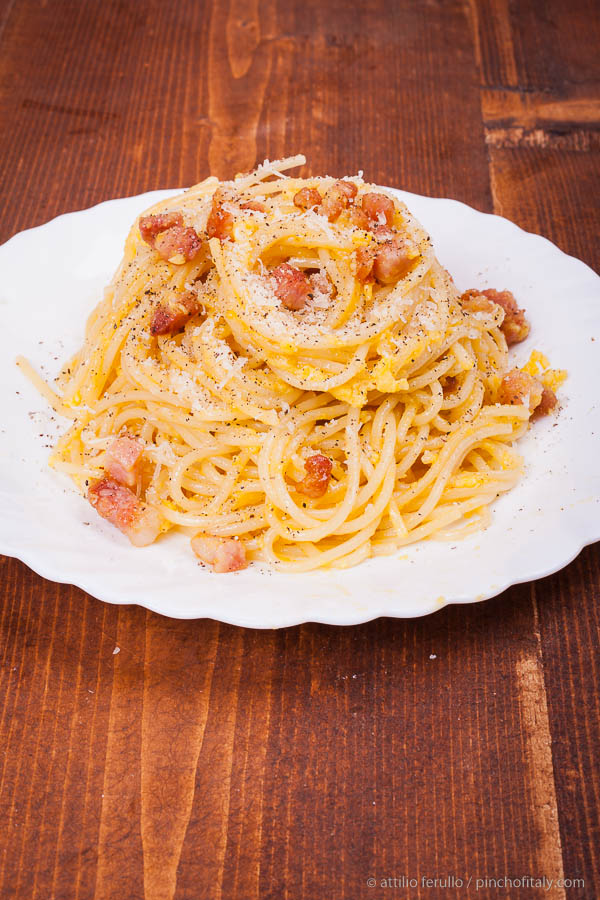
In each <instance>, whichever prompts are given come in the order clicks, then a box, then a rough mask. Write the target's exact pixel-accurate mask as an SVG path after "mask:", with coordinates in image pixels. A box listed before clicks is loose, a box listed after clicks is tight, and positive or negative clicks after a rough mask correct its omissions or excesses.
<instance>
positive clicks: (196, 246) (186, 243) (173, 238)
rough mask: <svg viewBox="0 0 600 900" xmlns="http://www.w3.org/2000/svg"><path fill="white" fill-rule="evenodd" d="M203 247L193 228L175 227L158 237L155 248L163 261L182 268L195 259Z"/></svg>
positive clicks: (162, 232)
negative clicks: (165, 260)
mask: <svg viewBox="0 0 600 900" xmlns="http://www.w3.org/2000/svg"><path fill="white" fill-rule="evenodd" d="M201 247H202V241H201V240H200V237H199V235H198V234H196V232H195V231H194V229H193V228H186V227H184V226H182V225H175V226H173V228H168V229H167V230H166V231H161V233H160V234H158V235H157V236H156V239H155V241H154V248H155V250H156V251H157V253H158V254H159V256H161V257H162V258H163V259H167V260H168V261H169V262H171V263H174V264H175V265H177V266H182V265H183V264H184V263H185V262H189V260H190V259H193V258H194V257H195V256H196V255H197V254H198V253H199V252H200V248H201Z"/></svg>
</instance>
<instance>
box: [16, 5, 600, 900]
mask: <svg viewBox="0 0 600 900" xmlns="http://www.w3.org/2000/svg"><path fill="white" fill-rule="evenodd" d="M599 29H600V21H599V18H598V16H597V10H596V9H595V5H594V3H593V2H591V0H590V2H585V0H573V2H570V3H569V4H568V5H566V4H563V3H561V2H560V0H548V2H546V3H544V4H539V3H537V2H536V0H523V2H519V3H518V4H517V3H514V2H507V0H450V2H443V0H427V2H426V3H416V2H410V0H401V2H393V3H392V2H389V0H359V2H357V3H353V4H347V3H342V2H341V0H319V2H317V0H305V2H303V3H300V2H297V0H291V2H283V0H266V2H264V3H259V2H257V0H227V2H224V3H217V2H216V0H212V2H208V0H207V2H203V3H196V2H193V0H181V2H179V3H177V4H165V3H160V2H158V0H147V2H146V3H144V4H138V3H134V2H133V0H104V2H101V0H89V2H86V3H83V4H82V3H75V2H73V0H54V2H53V3H51V4H38V3H36V2H34V0H14V2H4V3H2V4H0V123H1V125H2V127H3V129H4V134H6V135H8V139H7V140H5V143H4V146H3V149H4V152H3V154H2V156H1V158H0V178H1V180H2V185H3V192H2V194H3V214H2V216H1V217H0V237H1V239H5V238H8V237H9V236H10V235H11V234H13V233H14V232H16V231H18V230H20V229H22V228H25V227H30V226H33V225H36V224H39V223H40V222H43V221H45V220H47V219H48V218H50V217H52V216H54V215H58V214H60V213H63V212H67V211H69V210H72V209H78V208H81V207H84V206H88V205H90V204H93V203H96V202H99V201H101V200H105V199H108V198H110V197H115V196H122V195H126V194H132V193H137V192H140V191H143V190H149V189H151V188H157V187H167V186H171V187H172V186H177V185H183V184H191V183H193V182H195V181H197V180H199V179H200V178H202V177H205V176H206V175H207V174H208V173H209V172H211V171H212V172H213V173H215V174H217V175H229V174H231V173H232V171H235V170H239V169H243V168H245V167H247V166H250V165H252V164H253V163H254V162H255V161H257V160H258V161H260V160H262V159H263V158H265V157H267V156H268V157H276V156H278V155H282V154H284V153H287V152H290V153H293V152H297V151H299V150H303V151H304V152H306V154H307V156H308V166H307V168H308V169H309V170H311V171H314V172H318V171H327V172H331V173H334V174H342V173H345V172H348V171H356V170H358V169H359V168H360V169H364V171H365V175H366V177H368V178H370V179H372V180H374V181H381V182H384V183H390V184H398V185H400V186H402V187H405V188H407V189H408V190H412V191H416V192H420V193H426V194H432V195H440V196H450V197H456V198H458V199H460V200H463V201H465V202H467V203H470V204H472V205H474V206H476V207H477V208H479V209H483V210H486V211H489V212H491V211H495V212H500V213H502V214H503V215H506V216H508V217H509V218H511V219H513V220H514V221H516V222H517V223H518V224H519V225H521V226H522V227H524V228H527V229H529V230H533V231H537V232H539V233H542V234H545V235H546V236H547V237H549V238H550V239H551V240H554V241H555V242H556V243H558V245H559V246H561V247H562V248H563V249H564V250H566V251H567V252H569V253H573V254H575V255H576V256H579V257H581V258H582V259H584V260H585V261H586V262H588V263H589V264H590V265H592V266H596V267H598V266H599V265H600V249H599V244H598V238H597V234H598V212H597V203H596V197H597V195H598V152H599V147H600V140H599V135H600V122H599V118H600V116H599V112H600V74H599V67H598V53H597V47H598V38H599V33H598V32H599ZM40 275H41V277H42V278H43V273H40ZM598 338H599V339H600V336H598ZM582 339H583V338H582ZM0 584H1V586H2V605H1V608H0V704H1V706H0V750H1V753H0V814H1V815H2V822H3V828H2V836H1V837H0V851H1V852H0V896H1V897H7V898H13V897H14V898H18V900H21V898H24V900H36V898H43V900H67V898H68V900H72V898H79V900H88V898H90V900H91V898H95V900H96V898H97V900H100V898H113V897H127V898H128V900H138V898H140V900H142V898H144V900H183V898H186V900H202V898H210V900H214V898H223V900H238V898H239V900H254V898H256V900H258V898H261V900H265V898H273V900H284V898H290V900H291V898H293V900H317V898H319V900H320V898H322V897H334V898H338V897H339V898H352V900H361V898H367V897H371V898H377V897H381V896H388V894H389V895H390V896H394V897H410V898H411V900H413V898H416V900H421V898H440V900H450V898H457V900H458V898H463V897H465V896H477V897H478V898H494V897H497V896H499V895H502V894H504V895H505V896H515V897H521V896H522V897H527V898H532V900H536V898H541V897H547V896H553V897H565V898H571V897H577V898H580V897H581V898H585V900H587V898H590V900H594V898H596V897H598V896H600V881H599V880H598V872H599V871H600V859H599V854H598V847H600V779H599V776H598V767H597V756H598V748H599V746H600V702H599V699H598V690H597V685H598V681H599V676H600V672H599V671H598V660H599V659H600V656H599V650H600V640H599V634H600V629H599V625H600V623H599V615H598V600H599V599H600V552H599V551H598V548H589V549H587V550H585V551H584V552H583V553H582V554H581V555H580V556H579V557H578V558H577V559H576V560H575V561H574V562H573V563H572V564H571V565H570V566H568V567H567V568H566V569H565V570H563V571H562V572H560V573H557V574H556V575H554V576H552V577H550V578H546V579H544V580H542V581H539V582H536V583H533V584H530V585H522V586H517V587H514V588H512V589H510V590H509V591H507V592H505V593H504V594H503V595H502V596H501V597H498V598H496V599H494V600H491V601H488V602H486V603H484V604H477V605H474V606H468V607H456V608H450V609H445V610H442V611H441V612H440V613H437V614H436V615H435V616H432V617H428V618H427V619H423V620H414V621H394V620H386V619H382V620H378V621H375V622H371V623H366V624H365V625H361V626H357V627H353V628H347V629H340V628H333V627H328V626H320V625H312V624H308V625H304V626H301V627H297V628H290V629H285V630H282V631H278V632H260V631H249V630H242V629H237V628H234V627H232V626H228V625H220V624H217V623H214V622H210V621H198V622H178V621H173V620H168V619H165V618H162V617H160V616H157V615H155V614H153V613H150V612H146V611H145V610H142V609H139V608H133V607H118V608H117V607H110V606H107V605H104V604H101V603H99V602H98V601H96V600H94V599H93V598H91V597H89V596H87V595H85V594H84V593H83V592H81V591H80V590H78V589H76V588H73V587H68V586H59V585H55V584H52V583H50V582H47V581H44V580H43V579H41V578H39V577H38V576H37V575H35V574H34V573H33V572H31V571H30V570H28V569H27V568H26V567H25V566H24V565H23V564H21V563H20V562H17V561H16V560H10V559H6V558H0ZM173 589H174V590H176V589H177V586H176V583H175V584H174V587H173ZM527 874H528V875H531V876H538V877H542V875H545V876H546V878H553V879H556V878H559V877H562V876H563V875H564V877H566V878H572V879H573V878H579V879H583V880H584V882H585V884H584V885H583V886H582V885H579V886H577V887H574V888H569V889H566V888H565V889H562V890H560V889H555V890H553V891H552V893H550V894H549V893H548V892H547V891H544V890H543V889H541V888H535V887H528V888H523V889H520V890H514V891H513V892H512V893H510V892H508V893H507V892H502V891H499V890H496V889H494V888H493V887H490V886H488V887H485V886H481V887H479V889H478V890H477V891H476V890H475V884H476V882H475V880H476V879H477V878H494V877H502V876H505V875H508V876H509V877H513V878H518V877H522V876H523V875H527ZM470 876H471V877H472V879H473V880H472V882H471V885H470V886H469V887H467V886H466V882H467V879H468V878H469V877H470ZM402 877H405V878H416V879H418V884H417V886H416V887H407V888H405V889H401V888H399V887H397V888H393V887H392V888H389V889H385V888H382V887H381V886H380V887H379V889H373V888H371V887H369V885H368V882H367V879H369V878H375V879H376V881H377V883H378V885H380V883H381V880H382V879H393V878H396V879H397V880H399V879H401V878H402ZM424 877H425V878H427V877H429V878H432V879H433V878H438V879H442V880H443V879H446V881H445V885H446V886H444V883H438V885H437V886H429V887H426V886H424V884H423V883H422V881H421V879H422V878H424ZM452 878H454V883H452V882H451V881H449V880H448V879H452ZM456 879H464V882H465V883H464V884H463V886H460V885H457V883H456Z"/></svg>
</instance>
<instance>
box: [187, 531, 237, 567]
mask: <svg viewBox="0 0 600 900" xmlns="http://www.w3.org/2000/svg"><path fill="white" fill-rule="evenodd" d="M192 550H193V551H194V553H195V554H196V556H197V557H198V559H199V560H201V562H203V563H206V564H207V565H209V566H211V567H212V570H213V572H218V573H225V572H239V571H240V570H241V569H245V568H246V567H247V566H248V560H247V559H246V550H245V548H244V545H243V543H242V542H241V541H239V540H236V539H235V538H225V537H216V536H215V535H212V534H197V535H196V536H195V537H193V538H192Z"/></svg>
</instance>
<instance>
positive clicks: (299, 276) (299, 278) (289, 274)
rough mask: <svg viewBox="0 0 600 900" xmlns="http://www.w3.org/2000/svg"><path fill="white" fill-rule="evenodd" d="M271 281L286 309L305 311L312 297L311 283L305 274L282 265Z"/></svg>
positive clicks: (287, 265)
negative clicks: (310, 296)
mask: <svg viewBox="0 0 600 900" xmlns="http://www.w3.org/2000/svg"><path fill="white" fill-rule="evenodd" d="M271 279H272V281H273V284H274V289H275V293H276V295H277V296H278V297H279V299H280V300H281V302H282V303H283V305H284V306H285V308H286V309H303V308H304V307H305V306H306V303H307V300H308V298H309V295H310V282H309V280H308V278H307V277H306V275H305V274H304V272H302V271H301V270H300V269H296V268H295V267H294V266H290V264H289V263H282V264H281V265H280V266H277V268H276V269H273V271H272V272H271Z"/></svg>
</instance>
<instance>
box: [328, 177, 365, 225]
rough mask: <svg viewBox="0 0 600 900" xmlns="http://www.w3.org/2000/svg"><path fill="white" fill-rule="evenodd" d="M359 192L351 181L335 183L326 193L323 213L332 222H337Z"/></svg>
mask: <svg viewBox="0 0 600 900" xmlns="http://www.w3.org/2000/svg"><path fill="white" fill-rule="evenodd" d="M357 192H358V188H357V187H356V185H355V184H353V183H352V182H351V181H334V183H333V184H332V185H331V187H330V188H328V190H327V191H326V192H325V196H324V197H323V202H322V204H321V212H322V213H323V215H325V216H327V218H328V219H329V221H330V222H335V220H336V219H337V217H338V216H339V215H340V213H342V212H343V211H344V210H345V209H346V208H347V207H348V205H349V204H350V202H351V201H352V200H353V199H354V197H356V194H357Z"/></svg>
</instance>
